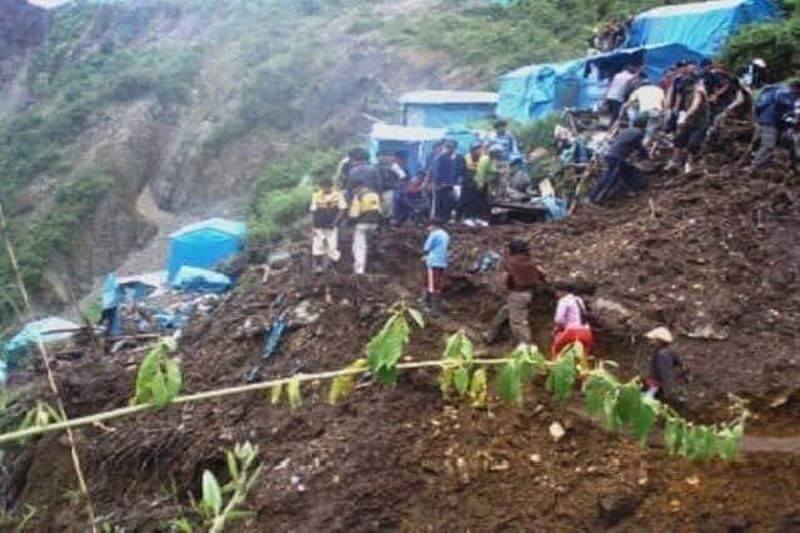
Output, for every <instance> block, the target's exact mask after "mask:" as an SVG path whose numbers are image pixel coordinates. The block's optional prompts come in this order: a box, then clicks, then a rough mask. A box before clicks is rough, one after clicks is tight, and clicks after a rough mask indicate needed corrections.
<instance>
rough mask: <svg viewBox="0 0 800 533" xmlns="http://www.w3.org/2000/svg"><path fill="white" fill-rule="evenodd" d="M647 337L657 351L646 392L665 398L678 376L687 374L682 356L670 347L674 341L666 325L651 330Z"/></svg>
mask: <svg viewBox="0 0 800 533" xmlns="http://www.w3.org/2000/svg"><path fill="white" fill-rule="evenodd" d="M645 338H646V339H647V340H648V341H650V343H652V344H653V345H654V346H655V348H656V352H655V353H654V354H653V355H652V357H650V362H649V365H648V371H647V379H645V381H644V393H645V395H646V396H647V397H649V398H658V399H659V400H665V399H667V398H668V397H669V387H670V386H671V385H672V384H673V383H674V382H675V380H676V378H678V377H680V376H682V375H684V374H685V372H684V368H683V362H682V361H681V358H680V356H679V355H678V354H677V353H675V352H674V351H673V350H671V349H670V348H669V345H670V344H672V342H673V340H674V339H673V337H672V333H670V331H669V330H668V329H667V328H665V327H658V328H655V329H654V330H652V331H649V332H648V333H647V334H646V335H645Z"/></svg>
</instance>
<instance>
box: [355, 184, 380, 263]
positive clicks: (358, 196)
mask: <svg viewBox="0 0 800 533" xmlns="http://www.w3.org/2000/svg"><path fill="white" fill-rule="evenodd" d="M381 218H382V215H381V197H380V196H378V193H376V192H375V191H373V190H371V189H369V188H367V187H365V186H364V185H363V184H360V185H359V186H358V187H357V188H356V191H355V195H354V196H353V201H352V203H351V204H350V220H352V221H353V222H354V223H355V232H354V233H353V271H354V272H355V273H356V274H366V272H367V256H368V255H369V234H370V233H373V232H374V231H375V230H376V229H378V224H380V222H381Z"/></svg>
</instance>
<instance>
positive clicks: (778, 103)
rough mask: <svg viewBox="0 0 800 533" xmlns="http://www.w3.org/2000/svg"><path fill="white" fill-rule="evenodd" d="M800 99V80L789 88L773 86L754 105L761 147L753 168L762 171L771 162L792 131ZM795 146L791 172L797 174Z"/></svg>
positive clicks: (794, 81)
mask: <svg viewBox="0 0 800 533" xmlns="http://www.w3.org/2000/svg"><path fill="white" fill-rule="evenodd" d="M799 98H800V80H793V81H791V82H790V83H789V84H788V85H774V86H771V87H766V88H765V89H763V90H762V91H761V94H760V95H759V97H758V99H757V100H756V104H755V115H756V123H757V124H758V135H759V138H760V141H761V145H760V147H759V149H758V152H757V153H756V155H755V157H754V158H753V163H752V168H753V169H761V168H763V167H765V166H766V165H768V164H769V163H770V162H771V161H772V154H773V152H774V151H775V147H776V146H778V145H779V144H781V141H782V140H783V139H784V137H785V136H786V132H788V131H790V130H792V129H793V128H794V126H795V122H796V121H797V116H796V111H797V110H796V108H795V103H796V102H797V101H798V99H799ZM793 148H794V147H793V146H792V147H791V148H790V155H792V168H793V170H796V166H797V164H796V157H795V154H794V150H793Z"/></svg>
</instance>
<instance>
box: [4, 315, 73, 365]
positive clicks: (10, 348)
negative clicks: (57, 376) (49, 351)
mask: <svg viewBox="0 0 800 533" xmlns="http://www.w3.org/2000/svg"><path fill="white" fill-rule="evenodd" d="M80 328H81V327H80V326H79V325H77V324H75V323H74V322H70V321H69V320H65V319H63V318H59V317H57V316H51V317H47V318H43V319H41V320H36V321H34V322H29V323H27V324H26V325H25V327H24V328H22V330H21V331H20V332H19V333H17V334H16V335H14V336H13V337H12V338H11V339H10V340H9V341H8V342H6V343H5V344H4V345H3V359H4V360H5V362H6V364H7V365H8V369H9V370H13V369H14V368H15V367H16V366H17V364H18V362H19V361H20V360H21V359H22V358H23V357H25V356H26V355H27V354H28V350H29V349H30V348H31V347H32V346H35V345H36V344H38V343H39V340H40V339H41V341H42V343H44V344H51V343H54V342H61V341H65V340H68V339H71V338H72V337H73V336H74V335H75V333H76V332H77V331H78V330H80ZM55 332H57V333H55Z"/></svg>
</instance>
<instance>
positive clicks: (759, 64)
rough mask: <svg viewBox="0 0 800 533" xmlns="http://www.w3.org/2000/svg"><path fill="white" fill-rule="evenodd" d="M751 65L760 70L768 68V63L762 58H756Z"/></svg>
mask: <svg viewBox="0 0 800 533" xmlns="http://www.w3.org/2000/svg"><path fill="white" fill-rule="evenodd" d="M751 63H753V65H755V66H757V67H759V68H767V62H766V61H764V60H763V59H761V58H760V57H757V58H755V59H754V60H753V61H751Z"/></svg>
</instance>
